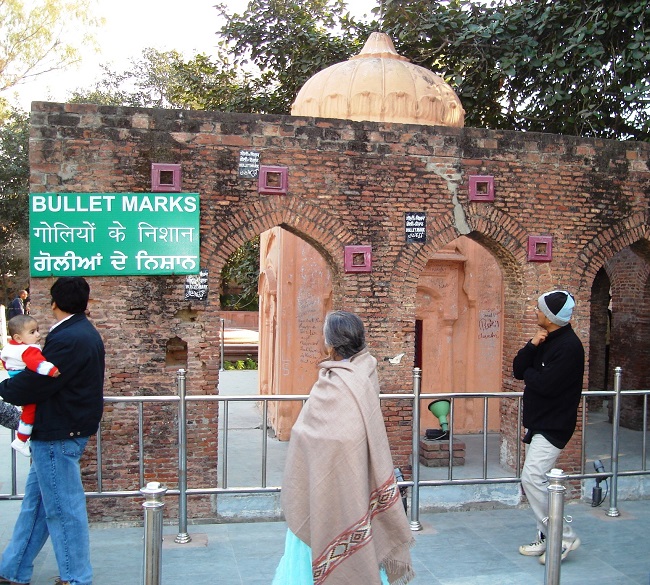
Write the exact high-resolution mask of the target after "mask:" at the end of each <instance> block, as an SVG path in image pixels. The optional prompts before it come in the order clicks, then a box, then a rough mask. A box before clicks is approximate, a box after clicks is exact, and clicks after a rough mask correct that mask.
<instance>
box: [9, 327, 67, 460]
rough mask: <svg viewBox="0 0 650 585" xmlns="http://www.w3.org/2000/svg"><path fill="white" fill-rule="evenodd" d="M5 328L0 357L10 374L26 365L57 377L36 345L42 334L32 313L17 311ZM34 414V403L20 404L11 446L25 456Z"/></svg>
mask: <svg viewBox="0 0 650 585" xmlns="http://www.w3.org/2000/svg"><path fill="white" fill-rule="evenodd" d="M7 328H8V330H9V335H10V336H11V339H10V340H9V342H8V343H7V345H5V346H4V347H3V348H2V351H1V352H0V359H1V360H2V365H3V366H4V367H5V370H7V373H8V374H9V375H10V376H15V375H17V374H19V373H20V372H22V371H23V370H24V369H25V368H27V369H28V370H32V371H33V372H36V373H37V374H41V375H43V376H52V377H53V378H56V377H57V376H59V375H60V372H59V369H58V368H57V367H56V366H55V365H54V364H52V363H50V362H48V361H47V360H46V359H45V356H44V355H43V354H42V353H41V346H40V345H39V341H40V339H41V334H40V332H39V330H38V323H37V322H36V319H34V317H30V316H29V315H16V316H15V317H13V318H12V319H9V322H8V323H7ZM35 417H36V405H35V404H27V405H25V406H23V411H22V414H21V416H20V423H19V425H18V431H17V433H16V439H15V440H14V441H13V442H12V443H11V446H12V447H13V448H14V449H15V450H16V451H18V452H19V453H22V454H23V455H25V456H26V457H29V456H30V449H29V437H30V436H31V434H32V427H33V426H34V418H35Z"/></svg>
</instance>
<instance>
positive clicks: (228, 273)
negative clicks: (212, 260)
mask: <svg viewBox="0 0 650 585" xmlns="http://www.w3.org/2000/svg"><path fill="white" fill-rule="evenodd" d="M259 276H260V237H259V236H255V237H254V238H253V239H252V240H250V241H249V242H246V243H245V244H244V245H243V246H241V247H240V248H239V249H238V250H237V251H236V252H235V253H234V254H233V255H232V256H230V258H228V260H227V261H226V264H225V265H224V267H223V269H222V271H221V306H222V307H223V308H224V309H231V310H234V311H257V309H258V296H257V284H258V280H259Z"/></svg>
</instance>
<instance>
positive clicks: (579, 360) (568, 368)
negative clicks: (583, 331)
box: [512, 324, 585, 449]
mask: <svg viewBox="0 0 650 585" xmlns="http://www.w3.org/2000/svg"><path fill="white" fill-rule="evenodd" d="M512 367H513V372H514V376H515V378H517V380H524V382H525V383H526V386H525V388H524V417H523V423H524V427H526V429H528V433H527V434H526V438H525V439H524V440H525V441H526V442H530V439H531V438H532V436H533V435H534V434H536V433H540V434H542V435H544V437H546V439H547V440H548V441H549V442H550V443H551V444H553V445H555V446H556V447H558V448H559V449H563V448H564V447H565V445H566V444H567V443H568V442H569V439H571V436H572V435H573V431H574V430H575V428H576V421H577V418H578V406H579V404H580V396H581V394H582V378H583V376H584V370H585V351H584V348H583V347H582V343H581V342H580V339H578V336H577V335H576V334H575V332H574V331H573V328H572V327H571V325H570V324H567V325H565V326H564V327H561V328H560V329H556V330H555V331H553V332H551V333H549V334H548V336H547V337H546V340H544V341H543V342H542V343H540V344H539V345H538V346H535V345H533V344H532V343H531V342H530V341H529V342H528V343H527V344H526V345H525V346H524V347H522V348H521V349H520V350H519V353H517V355H516V357H515V359H514V361H513V364H512Z"/></svg>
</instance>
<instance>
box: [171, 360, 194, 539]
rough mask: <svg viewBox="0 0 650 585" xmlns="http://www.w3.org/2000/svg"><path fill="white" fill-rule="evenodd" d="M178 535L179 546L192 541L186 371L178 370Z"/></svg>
mask: <svg viewBox="0 0 650 585" xmlns="http://www.w3.org/2000/svg"><path fill="white" fill-rule="evenodd" d="M176 381H177V386H178V398H179V400H178V491H179V494H178V534H177V535H176V538H175V539H174V542H176V543H177V544H185V543H187V542H190V541H191V540H192V537H191V536H190V535H189V534H188V533H187V416H186V412H185V411H186V403H185V370H184V369H182V368H181V369H180V370H178V373H177V376H176Z"/></svg>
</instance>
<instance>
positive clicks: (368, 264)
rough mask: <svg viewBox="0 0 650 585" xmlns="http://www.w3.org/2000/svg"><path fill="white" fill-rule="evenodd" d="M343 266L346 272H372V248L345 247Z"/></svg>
mask: <svg viewBox="0 0 650 585" xmlns="http://www.w3.org/2000/svg"><path fill="white" fill-rule="evenodd" d="M343 265H344V267H345V271H346V272H372V246H346V247H345V253H344V256H343Z"/></svg>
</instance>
